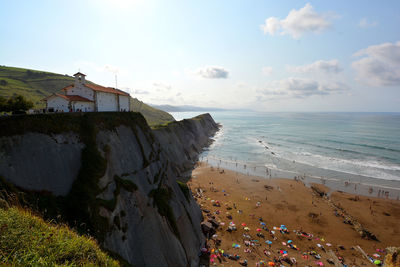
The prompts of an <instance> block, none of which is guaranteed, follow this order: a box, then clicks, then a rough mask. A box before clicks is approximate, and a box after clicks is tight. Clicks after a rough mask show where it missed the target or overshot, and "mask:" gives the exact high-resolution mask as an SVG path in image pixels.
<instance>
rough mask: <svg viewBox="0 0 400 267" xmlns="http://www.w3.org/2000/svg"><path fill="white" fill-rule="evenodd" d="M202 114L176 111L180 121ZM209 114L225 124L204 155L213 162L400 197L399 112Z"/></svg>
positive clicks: (251, 171) (250, 172) (253, 173)
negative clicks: (375, 189)
mask: <svg viewBox="0 0 400 267" xmlns="http://www.w3.org/2000/svg"><path fill="white" fill-rule="evenodd" d="M201 113H204V112H172V113H171V114H172V115H173V116H174V118H175V119H176V120H181V119H185V118H191V117H194V116H196V115H199V114H201ZM209 113H210V114H211V115H212V117H213V118H214V120H215V121H216V122H218V123H220V124H221V125H222V127H221V129H220V131H219V132H218V133H217V134H216V136H215V137H214V143H213V144H212V145H211V146H210V147H209V148H208V149H207V150H206V151H204V152H203V153H202V154H201V158H203V159H206V160H207V161H209V162H210V163H211V164H213V165H217V166H222V167H225V168H229V169H233V170H237V171H239V172H242V173H247V174H251V175H257V176H261V177H266V178H268V177H279V178H294V177H299V176H301V177H309V178H313V179H316V180H318V179H319V180H324V183H326V181H328V184H329V181H331V182H334V181H336V182H346V184H347V183H357V184H363V185H365V189H364V191H366V190H367V191H368V189H369V188H368V185H371V186H379V187H381V188H382V190H389V191H391V194H392V196H391V197H396V192H397V197H398V195H399V192H400V138H399V137H400V113H373V112H365V113H364V112H253V111H210V112H209ZM330 186H331V187H334V188H336V189H338V186H334V185H333V184H331V185H330ZM339 188H340V187H339ZM356 189H357V187H356ZM358 190H360V188H359V189H358ZM369 190H370V189H369ZM393 190H394V191H393ZM364 193H365V192H364Z"/></svg>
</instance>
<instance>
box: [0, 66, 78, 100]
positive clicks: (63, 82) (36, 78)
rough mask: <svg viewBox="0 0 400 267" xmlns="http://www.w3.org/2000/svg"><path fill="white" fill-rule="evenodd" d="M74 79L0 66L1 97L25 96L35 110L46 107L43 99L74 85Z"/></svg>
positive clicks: (49, 73)
mask: <svg viewBox="0 0 400 267" xmlns="http://www.w3.org/2000/svg"><path fill="white" fill-rule="evenodd" d="M73 81H74V78H73V77H70V76H68V75H60V74H56V73H51V72H44V71H37V70H29V69H22V68H13V67H5V66H0V96H5V97H10V96H13V95H16V94H19V95H23V96H25V97H27V98H28V99H29V100H31V101H32V102H33V103H34V105H35V108H41V107H44V102H42V101H40V100H41V99H43V98H45V97H46V96H49V95H50V94H52V93H55V92H58V91H60V89H61V88H63V87H65V86H67V85H69V84H71V83H73Z"/></svg>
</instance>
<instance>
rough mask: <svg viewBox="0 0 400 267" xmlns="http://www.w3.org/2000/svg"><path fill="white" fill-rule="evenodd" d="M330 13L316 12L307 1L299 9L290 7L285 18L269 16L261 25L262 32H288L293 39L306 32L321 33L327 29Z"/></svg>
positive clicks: (271, 33)
mask: <svg viewBox="0 0 400 267" xmlns="http://www.w3.org/2000/svg"><path fill="white" fill-rule="evenodd" d="M331 17H332V15H330V16H329V15H327V14H318V13H317V12H315V11H314V8H313V6H312V5H311V4H310V3H307V4H306V5H305V6H304V7H302V8H300V9H299V10H296V9H292V10H291V11H290V12H289V14H288V15H287V17H286V18H285V19H282V20H280V19H279V18H277V17H269V18H267V19H266V20H265V24H263V25H261V29H262V30H263V31H264V34H270V35H272V36H273V35H275V34H276V33H278V32H279V33H280V34H281V35H286V34H289V35H290V36H292V38H293V39H299V38H300V37H301V36H303V35H304V34H306V33H314V34H318V33H322V32H323V31H325V30H327V29H329V28H330V27H331V25H332V23H331V22H330V21H329V19H330V18H331Z"/></svg>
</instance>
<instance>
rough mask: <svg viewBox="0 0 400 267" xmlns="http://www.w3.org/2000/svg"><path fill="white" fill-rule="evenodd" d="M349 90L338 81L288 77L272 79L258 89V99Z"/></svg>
mask: <svg viewBox="0 0 400 267" xmlns="http://www.w3.org/2000/svg"><path fill="white" fill-rule="evenodd" d="M347 90H349V87H348V86H347V85H345V84H343V83H340V82H320V81H317V80H313V79H307V78H296V77H290V78H287V79H282V80H278V81H273V82H270V83H268V84H266V86H265V87H264V88H263V89H261V90H258V93H259V94H260V95H259V99H265V100H266V99H271V98H306V97H310V96H315V95H330V94H332V93H340V92H343V91H347Z"/></svg>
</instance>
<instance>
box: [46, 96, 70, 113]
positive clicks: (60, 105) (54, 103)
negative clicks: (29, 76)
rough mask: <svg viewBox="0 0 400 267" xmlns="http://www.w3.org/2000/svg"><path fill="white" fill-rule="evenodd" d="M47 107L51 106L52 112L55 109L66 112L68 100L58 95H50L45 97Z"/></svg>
mask: <svg viewBox="0 0 400 267" xmlns="http://www.w3.org/2000/svg"><path fill="white" fill-rule="evenodd" d="M47 108H53V109H54V112H56V110H59V111H61V110H62V111H64V112H68V111H69V110H68V100H66V99H65V98H62V97H59V96H54V97H50V98H49V99H47Z"/></svg>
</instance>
